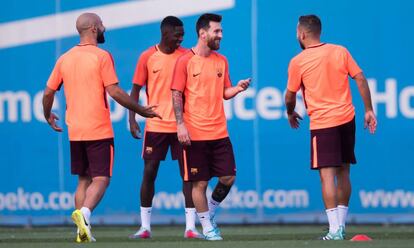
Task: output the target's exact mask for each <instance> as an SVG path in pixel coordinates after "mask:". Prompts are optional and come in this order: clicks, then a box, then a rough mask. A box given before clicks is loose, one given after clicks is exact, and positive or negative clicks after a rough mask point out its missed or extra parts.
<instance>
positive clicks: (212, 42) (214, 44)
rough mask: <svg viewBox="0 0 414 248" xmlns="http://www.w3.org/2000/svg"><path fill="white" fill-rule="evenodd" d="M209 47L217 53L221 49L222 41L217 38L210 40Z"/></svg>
mask: <svg viewBox="0 0 414 248" xmlns="http://www.w3.org/2000/svg"><path fill="white" fill-rule="evenodd" d="M207 46H208V48H210V49H211V50H213V51H217V50H219V49H220V39H219V38H216V39H214V38H213V39H209V40H208V41H207Z"/></svg>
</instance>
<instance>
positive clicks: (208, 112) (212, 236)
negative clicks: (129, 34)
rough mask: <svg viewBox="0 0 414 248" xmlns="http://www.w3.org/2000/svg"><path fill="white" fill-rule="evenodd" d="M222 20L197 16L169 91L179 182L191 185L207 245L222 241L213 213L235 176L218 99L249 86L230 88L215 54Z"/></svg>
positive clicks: (224, 62) (223, 60)
mask: <svg viewBox="0 0 414 248" xmlns="http://www.w3.org/2000/svg"><path fill="white" fill-rule="evenodd" d="M221 19H222V18H221V16H220V15H216V14H203V15H201V16H200V18H199V19H198V21H197V24H196V31H197V35H198V41H197V44H196V46H195V47H193V48H192V49H191V50H189V51H187V52H186V53H185V54H184V55H182V56H181V57H180V58H179V59H178V61H177V64H176V66H175V72H174V78H173V83H172V86H171V89H172V94H173V106H174V112H175V117H176V121H177V135H178V140H179V141H180V143H181V144H183V145H184V149H183V154H182V156H181V157H180V164H181V166H182V177H183V179H184V181H189V182H192V185H193V190H192V195H193V201H194V205H195V207H196V210H197V215H198V217H199V219H200V222H201V225H202V227H203V234H204V236H205V239H207V240H222V237H221V234H220V231H219V229H218V227H217V224H216V221H215V210H216V208H217V207H218V206H219V204H220V202H222V201H223V200H224V198H225V197H226V196H227V194H228V193H229V191H230V189H231V186H232V185H233V183H234V180H235V175H236V164H235V161H234V154H233V148H232V144H231V142H230V139H229V136H228V132H227V122H226V116H225V114H224V107H223V98H224V99H230V98H233V97H234V96H236V95H237V94H238V93H240V92H242V91H244V90H246V89H247V88H248V86H249V84H250V79H245V80H240V81H239V82H238V84H237V86H232V85H231V82H230V77H229V68H228V67H229V66H228V63H227V59H226V58H225V57H224V56H223V55H221V54H219V53H217V52H215V51H216V50H218V49H219V48H220V41H221V39H222V36H223V30H222V27H221ZM212 177H218V178H219V179H218V183H217V185H216V187H215V189H214V191H213V193H212V196H211V200H210V201H209V202H208V201H207V197H206V189H207V186H208V182H209V180H210V179H211V178H212Z"/></svg>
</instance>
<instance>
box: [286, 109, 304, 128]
mask: <svg viewBox="0 0 414 248" xmlns="http://www.w3.org/2000/svg"><path fill="white" fill-rule="evenodd" d="M299 120H302V117H301V116H300V115H299V114H298V113H296V111H293V113H292V114H288V121H289V124H290V127H291V128H294V129H297V128H299Z"/></svg>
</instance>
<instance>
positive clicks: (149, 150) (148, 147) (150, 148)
mask: <svg viewBox="0 0 414 248" xmlns="http://www.w3.org/2000/svg"><path fill="white" fill-rule="evenodd" d="M145 153H146V154H151V153H152V147H151V146H146V147H145Z"/></svg>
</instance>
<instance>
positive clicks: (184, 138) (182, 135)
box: [177, 123, 191, 146]
mask: <svg viewBox="0 0 414 248" xmlns="http://www.w3.org/2000/svg"><path fill="white" fill-rule="evenodd" d="M177 137H178V141H179V142H180V144H181V145H183V146H189V145H191V139H190V134H189V133H188V130H187V127H186V126H185V125H184V123H181V124H178V125H177Z"/></svg>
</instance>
